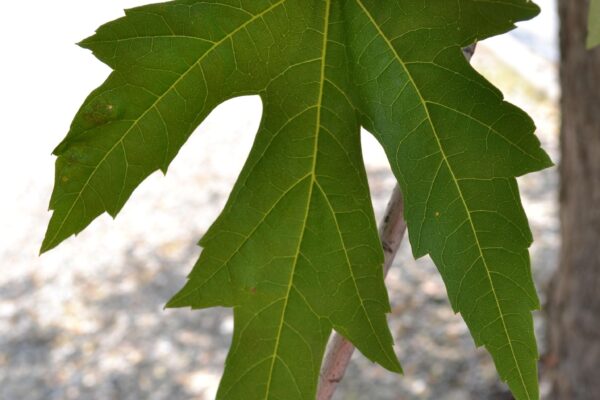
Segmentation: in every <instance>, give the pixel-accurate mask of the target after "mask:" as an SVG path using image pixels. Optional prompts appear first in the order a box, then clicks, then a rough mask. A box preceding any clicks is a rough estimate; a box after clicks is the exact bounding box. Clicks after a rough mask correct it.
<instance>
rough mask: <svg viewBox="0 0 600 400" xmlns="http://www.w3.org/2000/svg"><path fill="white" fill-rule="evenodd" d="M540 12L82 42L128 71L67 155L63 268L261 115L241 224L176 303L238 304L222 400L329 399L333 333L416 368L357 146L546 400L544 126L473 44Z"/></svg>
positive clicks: (494, 342) (254, 16)
mask: <svg viewBox="0 0 600 400" xmlns="http://www.w3.org/2000/svg"><path fill="white" fill-rule="evenodd" d="M537 12H538V8H537V7H536V6H535V5H533V4H532V3H530V2H528V1H526V0H502V1H501V0H498V1H493V2H490V1H488V0H457V1H453V2H450V1H447V0H422V1H414V2H406V1H403V2H401V1H399V0H385V1H383V0H323V1H317V0H271V1H267V0H252V1H250V0H247V1H246V0H238V1H235V0H230V1H227V0H211V1H206V0H203V1H199V0H187V1H184V0H178V1H172V2H168V3H163V4H155V5H149V6H144V7H140V8H135V9H132V10H128V11H127V12H126V16H125V17H123V18H121V19H118V20H116V21H113V22H110V23H108V24H106V25H104V26H102V27H101V28H99V29H98V31H97V33H96V34H95V35H94V36H92V37H90V38H88V39H86V40H84V41H83V42H82V43H81V45H82V46H83V47H85V48H88V49H90V50H92V51H93V53H94V54H95V55H96V57H98V58H99V59H100V60H101V61H103V62H104V63H106V64H108V65H109V66H110V67H111V68H112V69H113V70H114V71H113V72H112V74H111V75H110V76H109V78H108V79H107V80H106V82H105V83H104V84H103V85H102V86H100V87H99V88H98V89H96V90H95V91H94V92H93V93H92V94H91V95H90V96H89V97H88V98H87V99H86V100H85V102H84V104H83V106H82V107H81V109H80V110H79V112H78V113H77V115H76V116H75V119H74V121H73V123H72V126H71V130H70V131H69V133H68V135H67V137H66V138H65V139H64V140H63V141H62V142H61V143H60V145H59V146H58V147H57V148H56V150H55V154H56V155H57V156H58V159H57V163H56V183H55V188H54V192H53V194H52V198H51V201H50V208H51V209H52V210H53V215H52V219H51V221H50V224H49V228H48V231H47V234H46V238H45V240H44V243H43V245H42V251H46V250H49V249H51V248H53V247H55V246H56V245H58V244H59V243H60V242H61V241H63V240H64V239H66V238H67V237H69V236H71V235H73V234H76V233H78V232H80V231H81V230H83V229H84V228H85V227H86V226H87V225H88V224H89V223H90V222H91V221H92V220H93V219H95V218H96V217H97V216H98V215H100V214H102V213H103V212H108V213H109V214H110V215H112V216H116V214H117V213H118V212H119V210H120V209H121V208H122V207H123V205H124V204H125V202H126V201H127V199H128V198H129V196H130V195H131V193H132V192H133V190H134V189H135V188H136V187H137V186H138V185H139V184H140V183H141V182H142V181H143V180H144V179H145V178H146V177H147V176H148V175H150V174H151V173H152V172H154V171H156V170H158V169H160V170H163V171H166V170H167V167H168V165H169V163H170V162H171V161H172V160H173V158H174V157H175V156H176V154H177V152H178V151H179V149H180V148H181V146H182V145H183V143H184V142H185V141H186V140H187V138H188V137H189V135H190V134H191V133H192V132H193V131H194V129H195V128H196V127H197V126H198V125H199V124H200V123H201V122H202V121H203V119H204V118H205V117H206V116H207V115H208V114H209V113H210V112H211V110H213V109H214V108H215V107H216V106H217V105H218V104H220V103H222V102H223V101H225V100H227V99H229V98H232V97H236V96H240V95H248V94H258V95H260V97H261V99H262V102H263V109H264V112H263V117H262V122H261V125H260V128H259V131H258V133H257V136H256V139H255V142H254V145H253V148H252V150H251V153H250V155H249V157H248V160H247V161H246V164H245V166H244V168H243V170H242V172H241V174H240V176H239V178H238V181H237V183H236V185H235V186H234V188H233V191H232V193H231V195H230V198H229V200H228V202H227V205H226V206H225V208H224V210H223V212H222V213H221V215H220V216H219V218H218V219H217V221H216V222H215V223H214V224H213V226H212V227H211V228H210V230H209V231H208V232H207V234H206V235H205V236H204V237H203V238H202V240H201V242H200V244H201V245H202V247H203V248H204V250H203V252H202V254H201V256H200V259H199V260H198V262H197V264H196V265H195V267H194V269H193V271H192V272H191V274H190V276H189V280H188V282H187V284H186V285H185V287H184V288H183V289H182V290H181V291H180V292H179V293H178V294H177V295H175V296H174V298H173V299H172V300H171V301H170V302H169V304H168V306H170V307H184V306H191V307H192V308H206V307H214V306H226V307H233V308H234V318H235V330H234V337H233V342H232V346H231V350H230V352H229V356H228V358H227V363H226V368H225V372H224V375H223V378H222V381H221V385H220V388H219V392H218V395H217V397H218V398H219V399H242V398H244V399H286V400H288V399H311V398H314V396H315V391H316V385H317V380H318V374H319V368H320V365H321V358H322V356H323V352H324V349H325V345H326V343H327V340H328V338H329V335H330V333H331V330H332V329H335V330H337V331H338V332H340V333H341V334H342V335H344V336H345V337H347V338H348V339H350V340H351V341H352V342H353V343H354V344H355V345H356V346H357V348H358V349H359V350H360V351H361V352H362V353H363V354H364V355H365V356H367V357H368V358H369V359H371V360H373V361H375V362H378V363H379V364H381V365H382V366H384V367H385V368H387V369H389V370H391V371H397V372H399V371H400V364H399V363H398V361H397V359H396V356H395V354H394V351H393V347H392V345H393V343H392V337H391V334H390V332H389V329H388V327H387V324H386V320H385V314H386V313H387V312H389V310H390V308H389V302H388V298H387V293H386V291H385V286H384V283H383V276H382V268H381V266H382V263H383V254H382V250H381V245H380V243H379V239H378V236H377V230H376V224H375V221H374V216H373V210H372V206H371V200H370V197H369V191H368V185H367V179H366V173H365V169H364V165H363V160H362V155H361V147H360V128H361V126H362V127H364V128H366V129H367V130H369V131H370V132H371V133H372V134H373V135H374V136H375V137H376V138H377V139H378V140H379V142H380V143H381V145H382V146H383V148H384V149H385V151H386V154H387V156H388V158H389V161H390V165H391V167H392V169H393V172H394V174H395V176H396V177H397V179H398V181H399V183H400V185H401V187H402V192H403V193H404V197H405V204H406V212H405V217H406V220H407V223H408V228H409V236H410V242H411V244H412V248H413V252H414V254H415V256H416V257H420V256H423V255H425V254H429V255H430V256H431V258H432V259H433V260H434V262H435V263H436V265H437V267H438V269H439V271H440V273H441V275H442V277H443V279H444V281H445V283H446V287H447V290H448V295H449V297H450V300H451V303H452V306H453V308H454V310H455V311H456V312H460V313H461V314H462V316H463V317H464V319H465V321H466V323H467V325H468V326H469V329H470V330H471V333H472V335H473V337H474V339H475V342H476V344H477V345H485V346H486V348H487V349H488V350H489V351H490V353H491V355H492V357H493V358H494V361H495V363H496V367H497V369H498V372H499V374H500V375H501V377H502V379H503V380H505V381H507V382H508V385H509V386H510V388H511V390H512V392H513V394H514V395H515V397H516V398H517V399H537V398H538V397H539V395H538V388H537V370H536V360H537V357H538V356H537V349H536V343H535V338H534V335H533V324H532V317H531V310H533V309H535V308H537V307H539V303H538V299H537V295H536V292H535V288H534V286H533V282H532V277H531V271H530V265H529V264H530V263H529V253H528V247H529V245H530V244H531V240H532V238H531V233H530V231H529V227H528V224H527V220H526V216H525V214H524V212H523V209H522V206H521V202H520V198H519V192H518V187H517V184H516V180H515V177H516V176H519V175H522V174H525V173H528V172H532V171H536V170H540V169H542V168H545V167H547V166H549V165H550V164H551V163H550V160H549V159H548V157H547V155H546V154H545V153H544V151H543V150H542V149H541V148H540V146H539V141H538V140H537V138H536V137H535V135H534V134H533V132H534V130H535V127H534V125H533V123H532V121H531V120H530V119H529V117H528V116H527V115H526V114H525V113H524V112H523V111H521V110H519V109H518V108H516V107H515V106H513V105H511V104H509V103H506V102H504V101H503V98H502V94H501V93H500V92H499V91H498V90H497V89H496V88H494V87H493V85H491V84H490V83H489V82H487V81H486V80H485V79H484V78H483V77H481V76H480V75H479V74H478V73H477V72H476V71H475V70H473V69H472V68H471V66H470V65H469V64H468V63H467V62H466V61H465V60H464V58H463V57H462V54H461V51H460V49H461V47H463V46H466V45H468V44H470V43H473V42H475V41H476V40H481V39H483V38H486V37H489V36H492V35H496V34H500V33H503V32H505V31H508V30H510V29H512V28H513V27H514V26H513V23H514V21H519V20H524V19H528V18H531V17H533V16H534V15H536V14H537Z"/></svg>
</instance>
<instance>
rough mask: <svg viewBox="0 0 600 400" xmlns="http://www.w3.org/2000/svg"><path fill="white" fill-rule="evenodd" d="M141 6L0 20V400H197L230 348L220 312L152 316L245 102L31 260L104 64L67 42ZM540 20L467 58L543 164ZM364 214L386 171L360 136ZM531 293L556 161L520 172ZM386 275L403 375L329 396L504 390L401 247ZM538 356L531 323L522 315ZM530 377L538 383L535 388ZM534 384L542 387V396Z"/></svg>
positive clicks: (29, 11) (383, 199)
mask: <svg viewBox="0 0 600 400" xmlns="http://www.w3.org/2000/svg"><path fill="white" fill-rule="evenodd" d="M144 3H146V0H118V1H102V0H85V1H82V0H56V1H51V2H50V1H39V0H34V1H27V2H24V1H18V2H7V3H6V4H3V10H2V12H1V13H0V49H1V51H2V57H1V60H2V61H1V62H0V72H1V73H0V110H1V111H0V116H1V118H0V132H1V134H2V142H3V149H4V151H3V154H2V157H0V176H1V180H2V187H4V190H3V194H2V196H0V263H1V265H0V268H1V269H0V271H1V273H0V399H3V400H37V399H44V400H45V399H52V400H54V399H131V400H134V399H157V400H158V399H173V400H179V399H192V398H194V399H212V398H214V394H215V391H216V387H217V385H218V381H219V377H220V374H221V372H222V368H223V364H224V361H225V357H226V355H227V350H228V347H229V342H230V340H231V333H232V329H233V321H232V316H231V310H229V309H211V310H204V311H194V312H192V311H189V310H163V306H164V304H165V302H166V301H167V300H168V299H169V298H170V297H171V295H173V294H174V293H175V292H176V291H177V290H178V289H179V288H180V287H181V286H182V285H183V283H184V282H185V276H186V274H187V273H188V272H189V271H190V269H191V267H192V265H193V264H194V262H195V261H196V259H197V257H198V254H199V252H200V248H199V247H197V246H196V242H197V241H198V239H199V238H200V237H201V236H202V235H203V233H204V232H205V231H206V230H207V228H208V227H209V225H210V224H211V222H212V221H213V220H214V219H215V218H216V216H217V215H218V213H219V211H220V210H221V208H222V207H223V205H224V203H225V200H226V198H227V196H228V193H229V191H230V189H231V187H232V185H233V183H234V181H235V178H236V176H237V174H238V172H239V170H240V169H241V166H242V163H243V161H244V160H245V157H246V155H247V153H248V151H249V149H250V146H251V144H252V140H253V137H254V134H255V132H256V130H257V127H258V124H259V121H260V115H261V104H260V100H259V99H258V98H257V97H246V98H239V99H234V100H231V101H229V102H227V103H225V104H223V105H221V106H220V107H219V108H218V109H216V110H215V111H214V112H213V113H212V114H211V115H210V117H209V118H208V119H207V120H206V121H205V122H204V123H203V124H202V125H201V126H200V128H198V130H197V132H196V133H195V134H194V135H193V136H192V137H191V139H190V140H189V142H188V143H187V144H186V145H185V146H184V147H183V149H182V151H181V153H180V154H179V156H178V157H177V158H176V159H175V161H174V162H173V164H172V166H171V168H170V170H169V173H168V175H167V176H166V177H165V176H163V175H162V174H159V173H156V174H154V175H152V176H151V177H150V178H149V179H148V180H147V181H145V182H144V183H143V184H142V185H141V187H140V188H139V189H138V190H137V191H136V192H135V193H134V195H133V196H132V198H131V199H130V200H129V202H128V204H127V205H126V206H125V208H124V209H123V211H122V212H121V214H120V215H119V216H118V217H117V218H116V220H115V221H113V220H112V219H111V218H110V217H108V216H107V215H104V216H102V217H101V218H98V219H97V220H96V221H95V222H93V223H92V224H91V225H90V226H89V227H88V228H87V229H86V230H85V231H84V232H83V233H82V234H80V235H79V236H78V237H75V238H71V239H69V240H67V241H66V242H65V243H63V244H62V245H61V246H59V247H58V248H57V249H55V250H52V251H51V252H49V253H48V254H44V255H43V256H41V257H39V256H38V251H39V247H40V244H41V241H42V238H43V234H44V231H45V228H46V224H47V222H48V220H49V217H50V214H49V213H48V212H47V204H48V201H49V198H50V193H51V189H52V183H53V173H54V157H53V156H51V154H50V153H51V151H52V149H53V148H54V146H55V145H56V144H58V142H59V141H60V140H61V139H62V137H63V136H64V135H65V134H66V132H67V130H68V127H69V124H70V122H71V118H72V116H73V115H74V114H75V112H76V111H77V109H78V107H79V105H80V104H81V102H82V101H83V100H84V98H85V97H86V96H87V94H88V93H89V92H90V91H91V90H92V89H94V88H95V87H96V86H98V85H99V84H100V83H101V82H102V81H103V80H104V79H105V77H106V76H107V75H108V73H109V70H108V68H107V67H106V66H104V65H103V64H101V63H100V62H99V61H97V60H95V58H94V57H93V56H92V55H91V54H90V53H89V52H88V51H86V50H83V49H80V48H79V47H77V46H75V44H74V43H76V42H78V41H79V40H81V39H83V38H85V37H87V36H89V35H91V34H92V33H93V30H94V28H96V27H97V26H99V25H100V24H102V23H104V22H106V21H109V20H112V19H115V18H118V17H119V16H121V15H122V9H123V8H128V7H133V6H136V5H142V4H144ZM538 4H539V5H540V6H541V7H542V10H543V11H542V14H541V15H540V16H539V17H538V18H536V19H534V20H533V21H530V22H526V23H522V24H520V27H519V29H517V30H516V31H513V32H512V33H510V34H508V35H505V36H503V37H500V38H494V39H490V40H486V41H484V42H481V43H480V44H479V46H478V48H477V51H476V53H475V56H474V58H473V64H474V65H475V66H476V68H477V69H478V70H479V71H480V72H481V73H482V74H483V75H484V76H486V77H487V78H488V79H489V80H491V81H492V82H493V83H494V84H495V85H496V86H498V87H499V88H501V89H502V91H503V92H504V93H505V96H506V98H507V99H508V100H509V101H510V102H512V103H514V104H517V105H518V106H520V107H521V108H523V109H525V110H526V111H527V112H528V113H530V114H531V115H532V117H533V118H534V120H535V121H536V123H537V126H538V132H537V134H538V135H539V137H540V140H541V141H542V144H543V147H544V148H545V149H546V151H548V152H549V154H550V155H551V157H552V159H553V160H554V161H555V162H558V161H559V160H558V117H559V110H558V96H559V85H558V81H557V62H558V57H559V56H558V54H559V53H558V48H557V31H558V28H557V16H556V10H555V9H556V4H555V2H554V1H552V0H539V1H538ZM363 136H364V139H363V140H364V150H365V161H366V165H367V170H368V173H369V181H370V185H371V191H372V196H373V201H374V206H375V210H376V214H377V216H378V218H379V217H380V216H381V214H382V213H383V210H384V208H385V205H386V203H387V199H388V197H389V195H390V193H391V190H392V188H393V186H394V183H395V180H394V178H393V176H392V175H391V173H390V170H389V166H388V164H387V161H386V158H385V156H384V154H383V152H382V150H381V149H380V147H379V145H378V144H377V143H376V142H375V141H374V140H373V139H372V138H370V137H369V136H368V134H364V135H363ZM519 183H520V187H521V191H522V194H523V202H524V205H525V209H526V211H527V214H528V216H529V219H530V223H531V227H532V231H533V235H534V238H535V242H534V245H533V247H532V249H531V252H532V258H533V269H534V274H535V278H536V283H537V286H538V289H539V293H540V295H541V296H542V301H544V298H543V295H544V293H545V292H546V288H547V285H548V282H549V279H550V276H551V275H552V273H553V271H554V269H555V267H556V266H557V264H558V259H557V257H558V251H559V224H558V215H557V207H558V206H557V199H558V195H557V185H558V177H557V169H556V168H552V169H549V170H546V171H543V172H540V173H536V174H533V175H531V176H527V177H524V178H521V179H520V180H519ZM387 284H388V287H389V291H390V298H391V302H392V308H393V313H392V314H391V315H390V325H391V328H392V332H393V334H394V336H395V339H396V347H395V348H396V352H397V354H398V356H399V358H400V360H401V362H402V363H403V366H404V369H405V375H404V376H397V375H393V374H391V373H389V372H387V371H386V370H384V369H383V368H380V367H379V366H377V365H373V364H371V363H370V362H368V361H367V360H366V359H364V358H363V357H362V355H360V354H355V356H354V358H353V361H352V365H351V366H350V368H349V371H348V373H347V376H346V378H345V379H344V381H343V382H342V384H341V385H340V388H339V390H338V393H337V395H336V398H337V399H348V400H353V399H370V400H379V399H381V400H389V399H441V400H468V399H507V398H510V397H507V395H506V392H505V390H506V389H505V387H504V386H503V385H502V384H500V383H499V381H498V378H497V375H496V372H495V369H494V367H493V364H492V361H491V359H490V357H489V356H488V355H487V354H486V352H485V351H483V350H481V349H479V350H476V349H475V346H474V343H473V340H472V339H471V337H470V335H469V333H468V331H467V328H466V326H465V324H464V323H463V322H462V319H461V318H460V316H456V315H454V314H453V312H452V309H451V307H450V305H449V302H448V299H447V297H446V292H445V288H444V286H443V283H442V281H441V279H440V277H439V275H438V274H437V271H436V270H435V267H434V266H433V265H432V263H431V261H430V260H429V259H427V258H424V259H420V260H418V261H415V260H414V259H413V257H412V255H411V252H410V248H409V246H408V241H405V243H403V245H402V248H401V251H400V254H399V256H398V257H397V259H396V261H395V265H394V267H393V268H392V270H391V272H390V274H389V276H388V279H387ZM535 318H536V329H537V331H538V339H539V343H540V348H541V351H542V352H543V351H544V343H545V334H544V332H545V330H544V317H543V314H542V312H536V313H535ZM544 385H546V386H547V384H544ZM544 385H543V388H542V389H543V392H544V391H547V390H548V388H547V387H546V386H544Z"/></svg>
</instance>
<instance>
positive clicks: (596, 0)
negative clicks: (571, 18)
mask: <svg viewBox="0 0 600 400" xmlns="http://www.w3.org/2000/svg"><path fill="white" fill-rule="evenodd" d="M588 19H589V27H588V37H587V47H588V49H591V48H593V47H596V46H598V45H600V0H590V10H589V16H588Z"/></svg>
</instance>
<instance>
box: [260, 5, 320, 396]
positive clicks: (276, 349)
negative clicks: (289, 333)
mask: <svg viewBox="0 0 600 400" xmlns="http://www.w3.org/2000/svg"><path fill="white" fill-rule="evenodd" d="M330 9H331V0H325V16H324V18H323V19H324V21H323V42H322V50H321V76H320V79H319V97H318V100H317V117H316V123H315V139H314V144H313V163H312V167H311V184H310V186H309V190H308V195H307V197H306V212H305V213H304V219H303V221H304V222H303V223H302V227H303V229H302V233H301V235H300V238H299V240H298V246H297V247H296V255H295V257H294V261H293V264H292V270H291V271H290V279H289V281H288V285H287V290H286V295H285V300H284V304H283V309H282V311H281V317H280V320H279V327H278V330H277V335H276V337H275V346H274V348H273V354H272V356H271V366H270V367H269V377H268V381H267V387H266V389H265V397H264V399H265V400H267V399H268V398H269V393H270V389H271V383H272V382H273V370H274V368H275V360H276V359H277V354H278V353H279V345H280V338H281V332H282V330H283V325H284V322H285V314H286V312H287V307H288V304H289V299H290V293H291V291H292V287H293V284H294V276H295V274H296V267H297V266H298V259H299V257H300V249H301V248H302V242H303V241H304V234H305V233H306V224H307V222H308V215H309V214H310V202H311V201H312V195H313V188H314V187H315V183H316V172H317V152H318V150H319V133H320V131H321V112H322V108H323V93H324V89H325V69H326V56H327V40H328V36H329V13H330Z"/></svg>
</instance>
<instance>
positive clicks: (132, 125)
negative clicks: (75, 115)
mask: <svg viewBox="0 0 600 400" xmlns="http://www.w3.org/2000/svg"><path fill="white" fill-rule="evenodd" d="M286 1H287V0H279V1H278V2H276V3H274V4H273V5H271V6H269V7H268V8H266V9H265V10H263V11H261V12H260V13H258V14H256V15H254V16H253V17H252V18H250V19H249V20H248V21H246V22H244V23H243V24H242V25H240V26H239V27H237V28H236V29H234V30H233V31H231V32H230V33H228V34H227V35H225V36H224V37H223V38H222V39H220V40H219V41H217V42H215V43H214V44H213V45H212V46H211V47H210V48H209V49H207V50H206V52H205V53H204V54H202V55H201V56H200V57H199V58H198V60H197V61H196V62H195V63H193V64H192V65H190V67H189V68H188V69H187V70H186V71H185V72H183V73H182V74H181V76H180V77H179V78H177V79H176V80H175V82H173V84H171V85H170V86H169V87H168V88H167V89H166V90H165V91H164V93H163V94H162V95H160V96H159V97H157V98H156V100H155V101H154V102H153V103H152V105H151V106H150V107H148V108H147V109H146V111H144V112H143V113H142V114H141V115H140V116H139V117H138V118H136V119H134V120H132V124H131V126H130V127H129V128H128V129H127V130H126V131H125V132H124V133H123V135H122V136H121V138H120V139H119V140H118V141H117V142H116V143H115V144H114V145H113V146H112V147H111V148H110V149H109V150H108V151H107V152H106V154H105V155H104V157H102V158H101V159H100V161H98V164H97V165H96V167H95V168H94V169H93V171H92V172H91V173H90V176H89V177H88V179H87V180H86V181H85V182H84V184H83V185H82V188H81V190H80V191H79V193H78V194H77V196H76V197H75V200H73V204H72V205H71V207H70V208H69V210H68V211H67V213H66V214H65V216H64V217H63V220H62V223H61V224H60V225H59V227H58V228H57V230H56V233H55V234H54V236H52V239H50V240H49V241H48V242H47V244H46V245H45V246H43V247H42V252H44V251H46V250H49V249H50V248H52V247H53V245H54V243H55V241H56V238H57V237H58V236H59V234H60V233H61V231H62V229H63V227H64V225H65V223H66V222H67V220H68V219H69V217H70V216H71V213H72V212H73V210H74V208H75V205H76V204H77V203H78V202H79V201H80V200H81V196H82V194H83V192H85V191H86V189H87V187H88V185H89V184H90V182H91V180H92V179H93V177H94V176H95V175H96V173H97V172H98V170H99V168H100V165H102V164H103V163H104V162H105V161H106V159H107V158H108V157H109V155H110V154H112V152H113V151H114V150H115V149H116V148H117V146H119V145H120V144H121V143H123V141H124V140H125V138H126V137H127V135H129V133H130V132H131V131H132V130H133V128H134V127H135V126H137V124H138V123H139V122H140V121H141V120H142V119H143V118H144V117H145V116H146V115H147V114H148V113H149V112H150V111H151V110H153V109H155V108H156V107H157V105H158V104H159V103H160V102H161V101H162V100H163V99H164V98H165V96H166V95H167V94H168V93H170V92H171V91H172V90H173V89H174V88H175V87H176V86H177V85H178V84H179V82H181V81H182V80H183V79H185V77H186V76H187V75H188V74H189V73H190V71H192V69H194V68H195V67H196V66H197V65H199V64H200V63H201V62H202V61H203V60H204V59H205V58H206V57H207V55H208V54H211V53H212V51H214V50H215V49H216V48H217V47H219V46H220V45H221V44H223V43H224V42H226V41H227V40H229V39H231V38H232V37H233V36H234V35H235V34H236V33H238V32H240V31H241V30H243V29H244V28H246V27H247V26H248V25H249V24H251V23H253V22H254V21H256V20H258V19H259V18H262V17H263V16H265V15H266V14H268V13H269V12H271V11H273V10H274V9H276V8H277V7H279V6H280V5H282V4H284V3H285V2H286ZM167 135H168V133H167ZM107 211H108V210H107Z"/></svg>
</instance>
